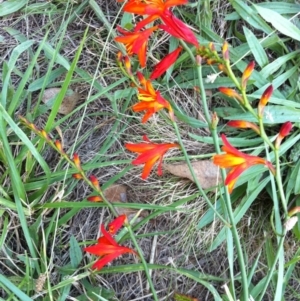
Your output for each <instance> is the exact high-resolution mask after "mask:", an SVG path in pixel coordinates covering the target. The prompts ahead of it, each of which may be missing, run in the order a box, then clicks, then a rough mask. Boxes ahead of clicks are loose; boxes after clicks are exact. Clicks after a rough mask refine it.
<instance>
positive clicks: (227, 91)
mask: <svg viewBox="0 0 300 301" xmlns="http://www.w3.org/2000/svg"><path fill="white" fill-rule="evenodd" d="M219 91H220V92H221V93H223V94H225V95H227V96H229V97H232V98H236V99H237V100H238V101H239V102H241V103H244V101H243V98H242V96H241V95H240V94H238V93H237V92H236V91H235V90H234V89H229V88H225V87H219Z"/></svg>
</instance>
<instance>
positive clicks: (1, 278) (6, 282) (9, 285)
mask: <svg viewBox="0 0 300 301" xmlns="http://www.w3.org/2000/svg"><path fill="white" fill-rule="evenodd" d="M0 283H2V284H3V285H4V286H6V287H7V288H8V289H9V290H10V291H11V292H12V293H14V295H15V296H16V297H18V298H19V299H20V300H22V301H32V299H31V298H29V297H28V296H27V295H26V294H24V293H23V292H22V291H21V290H20V289H19V288H18V287H17V286H15V285H14V284H13V283H12V282H11V281H9V280H8V279H7V278H6V277H4V276H3V275H0Z"/></svg>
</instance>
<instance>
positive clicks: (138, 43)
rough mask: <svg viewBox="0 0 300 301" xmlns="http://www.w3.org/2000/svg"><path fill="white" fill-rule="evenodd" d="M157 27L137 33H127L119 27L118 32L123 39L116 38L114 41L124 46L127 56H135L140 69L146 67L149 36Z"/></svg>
mask: <svg viewBox="0 0 300 301" xmlns="http://www.w3.org/2000/svg"><path fill="white" fill-rule="evenodd" d="M157 28H158V26H153V27H150V28H147V29H145V30H144V31H139V32H129V31H126V30H124V29H123V28H121V27H118V30H119V31H120V32H121V33H122V34H123V35H124V36H123V37H116V38H115V40H116V41H117V42H119V43H122V44H125V47H126V51H127V54H128V55H129V56H132V55H133V54H137V56H138V58H139V61H140V64H141V66H142V67H145V66H146V50H147V43H148V39H149V37H150V35H151V34H152V32H153V31H154V30H156V29H157Z"/></svg>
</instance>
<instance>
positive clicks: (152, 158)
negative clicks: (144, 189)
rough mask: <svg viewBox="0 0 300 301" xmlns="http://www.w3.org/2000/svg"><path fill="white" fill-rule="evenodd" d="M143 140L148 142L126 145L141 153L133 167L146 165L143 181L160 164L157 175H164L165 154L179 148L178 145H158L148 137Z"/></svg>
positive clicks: (129, 148) (134, 161) (131, 149)
mask: <svg viewBox="0 0 300 301" xmlns="http://www.w3.org/2000/svg"><path fill="white" fill-rule="evenodd" d="M143 140H144V141H146V142H142V143H136V144H133V143H126V144H125V147H126V148H127V149H128V150H130V151H132V152H136V153H139V154H140V155H138V157H137V158H136V159H135V160H133V161H132V164H133V165H140V164H145V166H144V169H143V172H142V179H146V178H147V177H148V176H149V174H150V172H151V169H152V168H153V165H154V164H155V163H156V162H157V161H159V162H158V171H157V174H158V175H159V176H161V175H162V160H163V156H164V154H165V153H166V152H167V151H168V150H169V149H170V148H173V147H179V145H178V144H177V143H162V144H157V143H153V142H151V141H150V140H149V139H148V138H147V136H146V135H145V136H143Z"/></svg>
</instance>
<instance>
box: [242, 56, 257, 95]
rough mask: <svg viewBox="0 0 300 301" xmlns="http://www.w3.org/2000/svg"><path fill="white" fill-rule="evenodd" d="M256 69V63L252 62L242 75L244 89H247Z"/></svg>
mask: <svg viewBox="0 0 300 301" xmlns="http://www.w3.org/2000/svg"><path fill="white" fill-rule="evenodd" d="M254 67H255V62H254V61H252V62H250V63H249V64H248V66H247V68H246V69H245V71H244V72H243V75H242V88H243V89H246V86H247V82H248V79H249V78H250V76H251V74H252V72H253V70H254Z"/></svg>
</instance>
